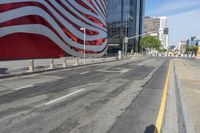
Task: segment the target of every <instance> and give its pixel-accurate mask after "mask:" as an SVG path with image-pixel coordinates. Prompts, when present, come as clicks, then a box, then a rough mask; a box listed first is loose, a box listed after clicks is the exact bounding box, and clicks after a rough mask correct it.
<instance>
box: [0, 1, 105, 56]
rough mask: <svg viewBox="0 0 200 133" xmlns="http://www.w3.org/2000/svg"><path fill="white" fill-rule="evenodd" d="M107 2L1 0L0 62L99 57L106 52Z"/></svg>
mask: <svg viewBox="0 0 200 133" xmlns="http://www.w3.org/2000/svg"><path fill="white" fill-rule="evenodd" d="M106 9H107V2H106V0H0V60H10V59H30V58H57V57H62V56H64V55H65V53H68V54H69V55H73V56H79V57H81V56H83V52H84V31H82V30H81V28H82V27H84V28H86V45H85V50H86V56H93V57H100V56H103V55H104V54H105V53H106V51H107V39H106V38H107V25H106V14H107V11H106Z"/></svg>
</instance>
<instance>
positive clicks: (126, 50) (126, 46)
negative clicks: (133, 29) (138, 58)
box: [123, 15, 132, 58]
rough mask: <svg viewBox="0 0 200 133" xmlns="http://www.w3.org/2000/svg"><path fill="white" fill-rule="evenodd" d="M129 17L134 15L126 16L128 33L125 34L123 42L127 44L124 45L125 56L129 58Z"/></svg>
mask: <svg viewBox="0 0 200 133" xmlns="http://www.w3.org/2000/svg"><path fill="white" fill-rule="evenodd" d="M129 19H132V17H131V16H130V15H128V16H126V33H125V36H124V40H123V41H124V42H123V44H124V45H125V46H124V51H123V53H124V56H125V58H127V52H128V42H127V38H128V22H129Z"/></svg>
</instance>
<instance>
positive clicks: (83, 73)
mask: <svg viewBox="0 0 200 133" xmlns="http://www.w3.org/2000/svg"><path fill="white" fill-rule="evenodd" d="M87 73H89V71H86V72H82V73H80V74H81V75H83V74H87Z"/></svg>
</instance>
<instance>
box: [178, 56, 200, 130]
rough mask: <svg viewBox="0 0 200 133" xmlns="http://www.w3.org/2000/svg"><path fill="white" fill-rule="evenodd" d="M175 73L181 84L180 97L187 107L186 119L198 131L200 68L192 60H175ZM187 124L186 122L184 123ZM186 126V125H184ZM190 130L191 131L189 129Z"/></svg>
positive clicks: (199, 122) (199, 127)
mask: <svg viewBox="0 0 200 133" xmlns="http://www.w3.org/2000/svg"><path fill="white" fill-rule="evenodd" d="M175 67H176V74H177V77H178V78H179V79H178V80H179V81H180V84H181V88H180V90H181V92H182V96H181V97H182V99H183V100H184V101H185V104H186V107H187V114H188V115H187V116H184V117H186V118H185V119H186V121H188V120H190V119H191V121H190V122H189V123H188V124H191V125H192V126H193V129H194V131H195V132H196V133H199V132H200V76H199V75H200V69H199V67H198V65H197V64H196V63H195V62H193V61H192V60H183V59H177V60H175ZM186 124H187V123H186ZM186 126H187V125H186ZM190 132H191V131H190Z"/></svg>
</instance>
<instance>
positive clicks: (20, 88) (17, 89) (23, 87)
mask: <svg viewBox="0 0 200 133" xmlns="http://www.w3.org/2000/svg"><path fill="white" fill-rule="evenodd" d="M29 87H33V85H27V86H22V87H19V88H15V89H13V90H14V91H19V90H22V89H25V88H29Z"/></svg>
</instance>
